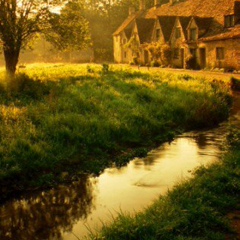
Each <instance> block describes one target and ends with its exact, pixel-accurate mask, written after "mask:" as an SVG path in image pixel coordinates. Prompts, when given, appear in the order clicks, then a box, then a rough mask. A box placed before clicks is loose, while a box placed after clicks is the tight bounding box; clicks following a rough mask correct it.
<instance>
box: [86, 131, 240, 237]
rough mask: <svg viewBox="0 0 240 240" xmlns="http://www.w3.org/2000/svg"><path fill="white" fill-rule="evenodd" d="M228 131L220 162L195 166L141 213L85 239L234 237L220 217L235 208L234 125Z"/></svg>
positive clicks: (122, 216)
mask: <svg viewBox="0 0 240 240" xmlns="http://www.w3.org/2000/svg"><path fill="white" fill-rule="evenodd" d="M234 135H235V137H234V139H233V138H232V134H230V135H229V136H230V139H231V141H230V145H231V146H229V148H228V153H227V154H225V155H224V156H223V157H222V159H221V161H220V162H218V163H215V164H213V165H211V166H210V167H208V168H206V167H200V168H198V169H197V170H196V171H195V172H194V178H193V179H190V180H186V181H184V182H182V183H179V184H178V185H176V186H175V187H174V188H173V189H172V190H171V191H169V192H168V194H167V195H165V196H160V197H159V199H157V200H156V201H155V202H154V204H152V205H151V206H150V207H148V208H147V209H145V210H144V211H143V212H140V213H137V214H135V215H131V214H127V213H119V216H118V217H117V218H115V219H114V220H113V222H112V223H110V224H109V223H105V225H104V226H103V228H102V230H101V232H99V233H94V232H92V234H91V235H90V236H89V239H94V240H101V239H102V240H103V239H105V240H107V239H109V240H120V239H121V240H122V239H125V240H149V239H154V240H156V239H162V240H180V239H181V240H190V239H191V240H205V239H207V240H221V239H222V240H224V239H226V235H227V234H228V235H229V236H232V238H231V239H237V238H235V237H234V232H233V230H232V228H231V225H230V222H229V220H228V218H227V217H226V215H227V213H228V212H231V211H233V210H236V209H237V208H238V209H239V195H240V181H239V179H240V147H239V146H240V131H239V129H235V130H234ZM229 239H230V238H229Z"/></svg>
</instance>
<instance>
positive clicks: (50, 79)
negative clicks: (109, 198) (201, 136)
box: [0, 65, 231, 196]
mask: <svg viewBox="0 0 240 240" xmlns="http://www.w3.org/2000/svg"><path fill="white" fill-rule="evenodd" d="M26 74H27V75H26ZM16 80H17V83H18V84H15V85H14V82H13V83H12V92H11V94H9V93H6V92H5V91H4V87H5V86H6V84H5V82H4V78H3V77H2V81H1V87H0V90H1V97H0V122H1V124H0V185H1V188H0V189H1V192H0V196H4V194H6V193H7V192H9V191H10V190H13V191H18V190H20V191H21V190H22V189H26V188H38V187H43V186H51V185H54V184H56V183H58V182H61V181H66V180H67V179H70V178H72V177H74V176H76V175H78V174H81V173H83V172H93V173H98V172H99V171H101V170H102V169H103V168H104V167H106V166H108V165H110V164H111V162H116V163H117V164H119V165H121V164H124V163H125V162H126V161H128V160H129V159H130V158H131V157H133V156H142V155H144V154H146V152H147V151H148V150H149V148H150V147H153V146H154V144H155V143H157V144H159V143H161V142H164V141H170V140H171V139H172V138H173V137H174V135H175V133H176V132H181V131H185V130H189V129H196V128H203V127H211V126H214V125H216V124H217V123H219V122H221V121H223V120H224V119H226V118H227V116H228V109H229V104H230V102H231V101H230V95H229V89H228V87H227V86H226V84H224V83H222V82H221V83H220V82H217V81H214V80H210V79H204V78H193V77H191V76H189V75H172V74H167V73H157V72H155V73H141V72H138V71H136V70H135V71H134V70H131V69H122V68H120V67H112V68H110V70H109V71H108V70H107V69H103V68H102V66H100V65H94V66H87V65H35V66H34V65H32V66H28V67H27V68H26V70H24V73H20V74H19V75H18V76H17V79H16ZM70 180H71V179H70Z"/></svg>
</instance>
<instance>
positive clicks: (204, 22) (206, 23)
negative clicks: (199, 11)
mask: <svg viewBox="0 0 240 240" xmlns="http://www.w3.org/2000/svg"><path fill="white" fill-rule="evenodd" d="M194 20H195V22H196V24H197V26H198V29H199V30H207V29H209V27H210V26H211V24H212V21H213V18H212V17H211V18H201V17H194Z"/></svg>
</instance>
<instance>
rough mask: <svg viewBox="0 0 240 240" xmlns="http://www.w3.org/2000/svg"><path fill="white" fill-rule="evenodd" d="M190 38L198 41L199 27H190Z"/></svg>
mask: <svg viewBox="0 0 240 240" xmlns="http://www.w3.org/2000/svg"><path fill="white" fill-rule="evenodd" d="M189 40H191V41H196V40H197V29H196V28H191V29H190V36H189Z"/></svg>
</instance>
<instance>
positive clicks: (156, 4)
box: [154, 0, 161, 9]
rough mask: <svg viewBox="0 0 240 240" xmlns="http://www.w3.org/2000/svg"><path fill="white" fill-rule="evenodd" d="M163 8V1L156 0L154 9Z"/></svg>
mask: <svg viewBox="0 0 240 240" xmlns="http://www.w3.org/2000/svg"><path fill="white" fill-rule="evenodd" d="M159 6H161V0H154V8H155V9H156V8H157V7H159Z"/></svg>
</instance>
